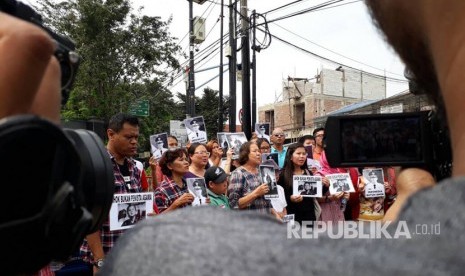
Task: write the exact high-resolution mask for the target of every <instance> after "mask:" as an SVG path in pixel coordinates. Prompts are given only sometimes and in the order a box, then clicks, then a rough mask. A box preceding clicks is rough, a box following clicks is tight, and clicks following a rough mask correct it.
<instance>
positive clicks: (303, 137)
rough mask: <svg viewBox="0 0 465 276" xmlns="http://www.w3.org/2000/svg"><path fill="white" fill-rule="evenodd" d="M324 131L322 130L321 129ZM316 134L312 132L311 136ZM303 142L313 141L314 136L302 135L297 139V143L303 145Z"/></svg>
mask: <svg viewBox="0 0 465 276" xmlns="http://www.w3.org/2000/svg"><path fill="white" fill-rule="evenodd" d="M323 130H324V129H323ZM315 133H316V132H313V134H315ZM305 140H315V136H313V135H310V134H307V135H304V136H302V137H300V138H299V141H298V142H299V143H301V144H303V143H304V142H305Z"/></svg>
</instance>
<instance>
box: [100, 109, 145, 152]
mask: <svg viewBox="0 0 465 276" xmlns="http://www.w3.org/2000/svg"><path fill="white" fill-rule="evenodd" d="M107 136H108V148H109V150H110V152H111V153H112V154H113V155H114V156H115V158H118V159H119V158H125V157H132V156H134V155H136V154H137V145H138V141H137V140H138V139H139V119H137V117H135V116H132V115H127V114H122V113H119V114H116V115H114V116H113V117H111V119H110V122H109V123H108V129H107Z"/></svg>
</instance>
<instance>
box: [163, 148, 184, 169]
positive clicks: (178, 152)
mask: <svg viewBox="0 0 465 276" xmlns="http://www.w3.org/2000/svg"><path fill="white" fill-rule="evenodd" d="M184 155H185V156H187V152H186V150H185V149H182V148H178V149H174V150H168V151H165V153H164V154H163V156H162V157H161V158H160V161H159V162H158V164H159V166H160V168H161V172H162V173H163V174H164V175H166V176H172V175H173V173H172V172H171V170H170V169H169V168H168V164H172V163H173V162H174V161H175V160H176V159H178V158H179V157H183V156H184Z"/></svg>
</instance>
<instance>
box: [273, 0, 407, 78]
mask: <svg viewBox="0 0 465 276" xmlns="http://www.w3.org/2000/svg"><path fill="white" fill-rule="evenodd" d="M357 1H360V0H357ZM352 3H353V2H352ZM273 24H274V25H276V26H277V27H279V28H281V29H283V30H285V31H287V32H289V33H291V34H293V35H295V36H297V37H299V38H301V39H303V40H305V41H307V42H309V43H311V44H313V45H315V46H318V47H320V48H322V49H325V50H326V51H328V52H331V53H333V54H336V55H338V56H340V57H343V58H345V59H348V60H351V61H353V62H356V63H359V64H362V65H365V66H367V67H370V68H373V69H376V70H379V71H383V72H384V70H383V69H380V68H377V67H374V66H371V65H369V64H366V63H363V62H361V61H358V60H355V59H353V58H350V57H347V56H344V55H342V54H340V53H337V52H335V51H333V50H331V49H328V48H326V47H324V46H321V45H319V44H317V43H315V42H313V41H310V40H308V39H307V38H305V37H303V36H301V35H299V34H296V33H294V32H292V31H291V30H289V29H286V28H284V27H282V26H280V25H278V24H276V23H273ZM386 72H387V73H389V74H393V75H397V76H402V75H399V74H396V73H393V72H388V71H386Z"/></svg>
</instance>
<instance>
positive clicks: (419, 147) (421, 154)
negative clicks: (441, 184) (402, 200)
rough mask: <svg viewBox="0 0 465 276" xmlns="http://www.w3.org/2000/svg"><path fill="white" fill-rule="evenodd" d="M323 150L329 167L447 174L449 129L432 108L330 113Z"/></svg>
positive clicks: (441, 176)
mask: <svg viewBox="0 0 465 276" xmlns="http://www.w3.org/2000/svg"><path fill="white" fill-rule="evenodd" d="M325 133H326V135H325V152H326V156H327V159H328V163H329V164H330V166H332V167H382V166H401V167H420V168H425V169H427V170H429V171H430V172H431V173H432V174H433V175H435V176H436V177H437V178H438V179H442V178H445V177H448V176H450V174H451V169H452V153H451V148H450V140H449V135H448V131H447V129H446V127H445V124H444V122H443V121H441V120H440V119H439V118H438V117H437V116H436V113H434V112H432V111H422V112H412V113H394V114H369V115H343V116H330V117H328V120H327V121H326V126H325Z"/></svg>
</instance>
